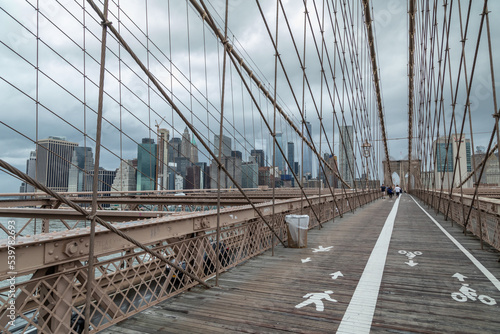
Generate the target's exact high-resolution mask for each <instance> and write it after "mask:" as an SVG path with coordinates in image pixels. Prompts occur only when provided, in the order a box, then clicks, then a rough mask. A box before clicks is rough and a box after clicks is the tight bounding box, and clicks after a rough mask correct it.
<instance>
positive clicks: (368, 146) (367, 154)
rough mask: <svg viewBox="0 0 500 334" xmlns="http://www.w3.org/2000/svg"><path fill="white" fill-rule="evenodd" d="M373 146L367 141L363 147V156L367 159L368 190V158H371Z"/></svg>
mask: <svg viewBox="0 0 500 334" xmlns="http://www.w3.org/2000/svg"><path fill="white" fill-rule="evenodd" d="M371 147H372V145H371V144H370V143H369V142H368V140H367V139H365V142H364V143H363V144H362V145H361V148H363V156H364V157H365V158H366V186H365V187H366V188H367V189H368V158H369V157H370V149H371Z"/></svg>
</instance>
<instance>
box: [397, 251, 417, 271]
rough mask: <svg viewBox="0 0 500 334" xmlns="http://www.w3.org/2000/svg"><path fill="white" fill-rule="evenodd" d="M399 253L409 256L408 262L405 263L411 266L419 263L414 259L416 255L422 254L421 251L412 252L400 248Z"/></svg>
mask: <svg viewBox="0 0 500 334" xmlns="http://www.w3.org/2000/svg"><path fill="white" fill-rule="evenodd" d="M398 253H399V254H402V255H406V257H407V258H408V262H405V263H406V264H407V265H409V266H410V267H414V266H416V265H417V264H418V263H417V262H413V259H414V258H415V256H418V255H422V252H421V251H414V252H410V251H405V250H400V251H398Z"/></svg>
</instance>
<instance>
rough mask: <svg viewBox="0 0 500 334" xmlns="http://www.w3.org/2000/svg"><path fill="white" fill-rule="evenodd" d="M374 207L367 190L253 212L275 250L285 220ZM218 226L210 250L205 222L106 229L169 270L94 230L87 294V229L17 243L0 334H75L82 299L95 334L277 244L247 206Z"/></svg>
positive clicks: (0, 311)
mask: <svg viewBox="0 0 500 334" xmlns="http://www.w3.org/2000/svg"><path fill="white" fill-rule="evenodd" d="M378 197H380V192H379V191H375V190H369V191H363V192H352V193H350V194H347V195H345V196H343V197H336V198H335V200H336V205H335V204H334V202H333V199H332V197H331V196H329V195H324V196H321V197H320V196H316V197H311V203H312V205H313V207H309V206H307V205H308V204H307V203H306V202H304V201H301V200H300V199H291V200H279V201H276V203H275V206H274V212H275V219H274V220H271V216H272V212H273V210H272V205H271V204H270V203H269V202H267V203H261V204H258V205H257V206H258V207H259V210H261V212H262V213H263V216H264V217H265V218H266V219H267V220H268V222H269V221H273V222H274V223H273V224H274V225H273V226H272V228H273V229H274V231H275V232H276V233H277V234H278V236H279V237H280V238H281V239H283V240H285V239H286V238H287V233H286V227H285V216H286V215H288V214H299V213H301V214H309V215H310V216H311V219H310V225H309V227H310V228H313V227H315V226H318V225H319V223H323V222H326V221H328V220H331V219H332V218H334V217H335V216H338V215H340V214H343V213H344V212H347V211H349V210H352V209H354V208H357V207H359V206H361V205H364V204H366V203H368V202H370V201H373V200H375V199H376V198H378ZM313 209H314V210H316V212H319V213H320V215H319V217H320V220H321V222H318V221H317V219H316V218H315V217H314V216H313V215H311V213H312V210H313ZM337 209H338V211H337ZM221 222H222V224H221V238H220V242H219V244H218V245H217V243H216V242H215V240H216V238H215V236H216V230H215V228H214V226H215V218H214V215H213V213H210V212H200V213H193V214H190V215H185V216H179V217H177V218H176V217H163V218H157V219H147V220H144V221H140V222H135V223H130V224H127V223H125V224H115V225H122V226H120V227H119V229H120V230H121V232H123V233H125V234H126V235H128V236H130V237H131V238H134V239H135V240H138V241H140V242H142V243H143V244H144V245H146V246H147V248H149V249H150V250H153V251H156V252H158V253H159V254H161V255H162V256H163V257H164V258H166V259H168V261H170V262H169V263H170V264H168V263H165V262H163V261H161V260H160V259H159V258H156V257H155V256H152V255H151V253H147V252H146V251H145V250H144V249H141V248H138V247H136V246H134V245H133V244H130V243H129V242H128V241H127V240H125V239H122V238H120V237H119V236H118V235H116V234H114V233H113V232H110V231H107V230H105V229H98V230H97V231H96V236H95V249H94V255H95V261H94V262H95V263H94V267H93V268H94V273H95V281H94V284H93V288H92V291H87V276H88V266H87V262H86V261H88V251H89V250H88V238H89V231H88V229H81V230H79V231H74V232H73V233H68V231H61V232H54V233H48V234H47V235H46V236H43V235H38V236H33V237H23V238H19V239H18V244H17V245H16V251H17V252H19V253H21V252H23V254H24V255H23V257H22V259H24V261H23V262H19V263H16V270H17V272H16V274H17V280H16V282H12V284H11V282H9V279H10V273H9V271H8V269H7V268H0V281H1V283H0V284H2V285H1V287H0V302H1V305H0V328H3V329H4V332H5V333H29V332H31V331H34V330H36V331H37V332H38V333H81V332H82V331H83V327H84V325H83V324H84V314H85V307H86V305H85V299H86V296H87V295H88V294H90V295H91V298H90V300H91V303H90V305H88V307H90V321H89V323H90V327H91V328H90V330H91V332H98V331H99V330H102V329H104V328H106V327H109V326H111V325H112V324H114V323H116V322H119V321H121V320H123V319H126V318H128V317H130V316H131V315H133V314H136V313H138V312H140V311H142V310H144V309H146V308H148V307H150V306H152V305H155V304H157V303H159V302H161V301H164V300H166V299H168V298H170V297H172V296H174V295H176V294H178V293H181V292H183V291H186V290H187V289H189V288H191V287H193V286H195V285H197V284H199V283H198V281H197V280H194V279H193V278H192V277H190V276H191V275H193V276H194V277H195V278H198V279H200V280H202V281H206V280H207V279H209V278H211V277H213V276H214V275H215V273H216V268H217V266H219V268H220V272H222V271H225V270H227V269H229V268H232V267H234V266H236V265H238V264H240V263H242V262H243V261H245V260H247V259H249V258H251V257H253V256H256V255H258V254H261V253H262V252H264V251H266V250H268V249H270V248H271V247H273V246H274V245H277V244H279V242H278V241H277V238H276V237H274V234H273V233H272V231H271V229H270V228H269V226H268V225H266V224H265V223H264V222H263V221H262V218H261V217H260V216H258V215H256V214H255V212H254V211H253V208H252V207H250V206H249V205H247V206H242V207H233V208H227V209H223V210H222V212H221ZM217 248H219V258H218V259H217V256H216V251H217ZM7 256H8V247H7V243H6V242H5V240H3V241H0V258H1V260H2V261H3V262H2V263H7ZM174 265H175V267H180V268H181V269H182V271H180V270H178V269H176V268H175V267H174ZM187 273H189V275H187ZM12 293H14V294H15V296H16V298H15V321H14V325H12V322H10V321H11V319H12V318H11V317H10V315H11V312H10V309H9V302H8V301H10V300H12V299H10V298H9V296H10V295H11V294H12Z"/></svg>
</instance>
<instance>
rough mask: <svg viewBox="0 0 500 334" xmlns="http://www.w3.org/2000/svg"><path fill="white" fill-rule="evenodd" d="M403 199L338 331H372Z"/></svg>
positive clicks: (393, 209)
mask: <svg viewBox="0 0 500 334" xmlns="http://www.w3.org/2000/svg"><path fill="white" fill-rule="evenodd" d="M400 198H401V197H398V198H397V199H396V201H395V203H394V206H393V207H392V210H391V212H390V213H389V215H388V216H387V219H386V221H385V223H384V227H383V228H382V231H381V232H380V235H379V237H378V239H377V242H376V244H375V247H373V250H372V253H371V255H370V258H369V259H368V262H367V263H366V266H365V269H364V270H363V274H362V275H361V278H360V279H359V282H358V285H357V286H356V290H354V294H353V295H352V298H351V301H350V302H349V305H348V306H347V310H346V311H345V313H344V316H343V317H342V321H341V322H340V325H339V328H338V329H337V333H357V334H361V333H370V329H371V326H372V320H373V314H374V313H375V306H376V305H377V299H378V294H379V291H380V284H381V283H382V275H383V273H384V267H385V261H386V258H387V252H388V251H389V243H390V242H391V236H392V230H393V228H394V221H395V219H396V214H397V212H398V206H399V200H400Z"/></svg>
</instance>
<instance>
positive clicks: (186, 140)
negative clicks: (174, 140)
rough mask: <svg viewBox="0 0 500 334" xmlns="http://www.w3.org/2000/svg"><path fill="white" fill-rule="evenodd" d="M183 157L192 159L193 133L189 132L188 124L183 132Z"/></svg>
mask: <svg viewBox="0 0 500 334" xmlns="http://www.w3.org/2000/svg"><path fill="white" fill-rule="evenodd" d="M181 157H184V158H188V159H190V160H191V134H190V133H189V130H188V128H187V126H186V128H185V129H184V133H183V134H182V141H181Z"/></svg>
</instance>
